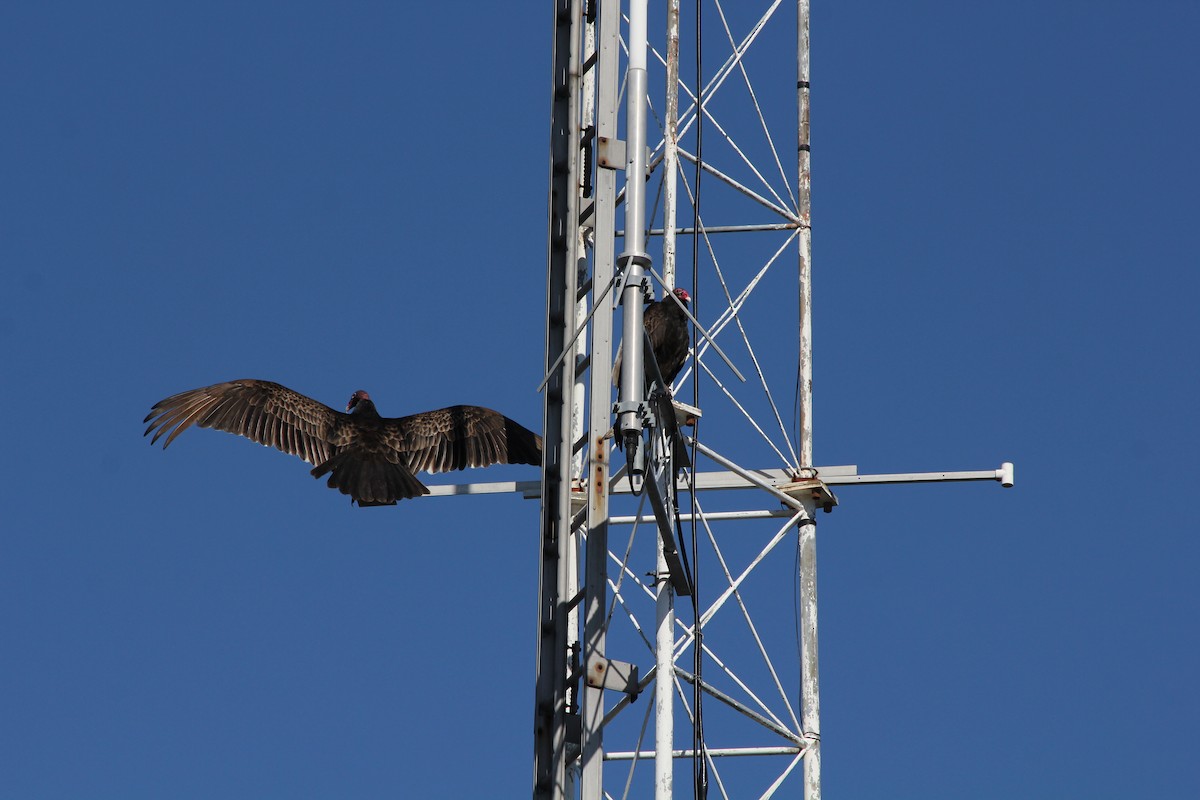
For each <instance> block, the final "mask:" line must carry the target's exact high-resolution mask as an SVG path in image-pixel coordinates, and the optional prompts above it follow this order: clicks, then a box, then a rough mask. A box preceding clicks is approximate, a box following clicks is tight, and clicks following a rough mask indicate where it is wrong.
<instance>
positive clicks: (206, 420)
mask: <svg viewBox="0 0 1200 800" xmlns="http://www.w3.org/2000/svg"><path fill="white" fill-rule="evenodd" d="M347 416H348V415H346V414H342V413H340V412H338V411H334V410H333V409H332V408H330V407H329V406H327V405H325V404H323V403H318V402H317V401H316V400H313V399H312V398H311V397H306V396H305V395H302V394H300V393H299V392H296V391H293V390H291V389H289V388H287V387H286V386H282V385H280V384H278V383H272V382H271V381H260V380H253V379H246V380H238V381H228V382H226V383H217V384H214V385H212V386H205V387H203V388H200V389H192V390H191V391H187V392H180V393H179V394H176V395H172V396H170V397H168V398H167V399H165V400H160V401H159V402H157V403H155V404H154V407H153V408H152V409H151V410H150V413H149V414H148V415H147V416H146V419H145V420H143V422H148V423H149V427H148V428H146V434H145V435H149V434H150V433H151V432H153V434H154V437H153V438H152V439H151V440H150V443H151V444H153V443H154V442H157V441H158V439H159V437H161V436H163V435H164V434H166V437H167V438H166V441H165V442H163V447H164V448H166V447H167V445H169V444H171V442H172V441H174V440H175V437H176V436H178V435H179V434H181V433H183V432H184V431H185V430H187V428H188V427H190V426H191V425H199V426H200V427H201V428H214V429H216V430H219V431H226V432H228V433H236V434H237V435H238V436H245V437H246V438H247V439H250V440H252V441H255V442H258V443H259V444H263V445H266V446H268V447H274V448H276V449H277V450H282V451H283V452H285V453H289V454H291V455H294V456H299V457H300V458H302V459H304V460H305V461H307V462H308V463H310V464H313V465H319V464H322V463H324V462H325V461H327V460H328V459H329V457H330V456H331V455H332V454H333V452H334V451H335V450H336V445H339V444H342V443H341V442H339V441H336V439H337V438H339V437H340V436H342V435H344V428H345V426H344V424H342V422H341V420H342V419H343V418H345V417H347Z"/></svg>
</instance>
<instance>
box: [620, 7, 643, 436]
mask: <svg viewBox="0 0 1200 800" xmlns="http://www.w3.org/2000/svg"><path fill="white" fill-rule="evenodd" d="M628 47H629V69H628V72H627V79H626V85H627V87H628V88H627V93H626V96H625V249H624V252H622V253H621V255H620V257H619V259H618V261H619V263H620V266H621V268H622V270H623V271H624V275H625V283H624V290H623V291H622V293H621V306H622V309H623V311H622V347H623V348H624V355H623V357H622V360H621V380H620V411H619V413H618V415H617V430H618V431H620V435H621V437H622V438H623V439H624V440H625V443H626V445H625V446H626V449H627V455H628V456H629V457H630V458H637V457H638V456H639V455H642V454H640V453H638V451H637V450H635V449H634V448H635V445H633V444H631V442H632V441H633V440H634V439H635V438H637V439H640V438H641V435H642V419H641V417H640V415H639V413H638V410H639V407H640V406H641V404H643V403H644V402H645V397H646V392H645V376H644V374H643V371H642V370H643V366H642V330H643V328H642V319H643V317H642V313H643V309H642V305H643V303H644V301H645V289H646V287H645V280H646V277H645V276H646V273H645V266H646V265H648V264H649V263H650V258H649V256H648V255H647V254H646V236H645V230H646V0H632V2H630V5H629V37H628Z"/></svg>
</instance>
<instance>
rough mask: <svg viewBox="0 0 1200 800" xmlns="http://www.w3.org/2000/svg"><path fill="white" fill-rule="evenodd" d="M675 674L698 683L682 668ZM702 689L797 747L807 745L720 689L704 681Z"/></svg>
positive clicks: (689, 681)
mask: <svg viewBox="0 0 1200 800" xmlns="http://www.w3.org/2000/svg"><path fill="white" fill-rule="evenodd" d="M675 673H676V674H677V675H678V676H679V677H681V678H683V679H684V680H685V681H687V682H688V683H692V684H694V683H695V682H696V676H695V675H693V674H692V673H690V672H688V671H687V670H685V669H681V668H680V667H675ZM700 689H701V691H703V692H704V693H705V694H707V695H709V696H710V697H712V698H714V699H715V700H719V701H720V702H722V703H724V704H725V705H727V706H729V707H730V708H732V709H733V710H734V711H737V712H739V713H741V714H743V715H744V716H746V717H749V718H750V719H752V720H754V721H755V722H757V723H758V724H759V725H762V726H763V727H764V728H766V729H768V730H770V731H774V732H775V733H777V734H779V735H780V736H782V737H783V738H784V739H787V740H788V741H789V742H794V743H795V744H797V745H805V744H806V742H805V741H804V739H803V738H801V737H800V736H797V735H796V734H795V733H793V732H792V731H789V730H788V729H787V728H785V727H783V726H782V725H779V724H777V723H775V722H773V721H771V720H769V719H767V718H766V717H764V716H763V715H762V714H759V713H758V712H757V711H755V710H754V709H752V708H748V707H747V706H746V705H744V704H742V703H740V702H738V701H737V700H735V699H734V698H732V697H730V696H729V695H727V694H725V693H724V692H722V691H721V690H720V689H717V688H715V687H713V686H709V685H708V684H707V683H705V682H704V681H700Z"/></svg>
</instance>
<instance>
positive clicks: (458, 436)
mask: <svg viewBox="0 0 1200 800" xmlns="http://www.w3.org/2000/svg"><path fill="white" fill-rule="evenodd" d="M385 426H386V427H385V441H386V442H387V444H388V445H390V446H391V447H394V448H395V449H396V450H397V451H399V452H400V453H402V454H403V455H404V458H405V459H406V460H407V461H408V465H409V467H410V468H411V469H412V470H413V471H414V472H416V471H424V472H448V471H450V470H456V469H466V468H467V467H486V466H489V465H491V464H539V465H540V464H541V463H542V437H541V436H538V435H537V434H536V433H534V432H533V431H531V430H529V429H528V428H525V427H524V426H522V425H521V424H520V423H517V422H514V421H513V420H511V419H509V418H508V417H506V416H504V415H503V414H501V413H500V412H499V411H493V410H492V409H490V408H483V407H482V406H450V407H449V408H439V409H437V410H436V411H426V412H424V413H421V414H413V415H411V416H408V417H397V418H394V419H388V420H385Z"/></svg>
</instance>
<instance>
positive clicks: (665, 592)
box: [654, 0, 679, 800]
mask: <svg viewBox="0 0 1200 800" xmlns="http://www.w3.org/2000/svg"><path fill="white" fill-rule="evenodd" d="M666 93H667V97H666V125H665V126H664V132H663V161H662V170H663V172H662V179H663V255H662V273H663V281H664V283H665V284H666V286H665V287H664V289H663V291H664V292H669V291H670V290H671V289H673V288H674V287H675V208H676V205H675V202H676V191H677V182H676V170H677V166H678V163H679V153H678V146H679V142H678V135H679V130H678V129H679V0H667V85H666ZM656 435H657V434H656ZM667 450H668V451H669V450H670V447H669V446H668V447H667ZM673 474H674V469H672V475H673ZM663 547H664V545H663V542H662V539H661V538H659V541H658V548H657V550H658V560H657V566H656V567H655V570H656V571H657V573H658V580H657V586H656V587H655V589H656V591H657V592H658V597H657V602H656V606H655V618H656V626H655V627H656V636H655V645H654V646H655V659H654V661H655V673H654V675H655V677H654V796H655V800H670V798H671V797H672V795H673V792H674V782H675V774H674V758H673V752H674V749H675V659H674V649H675V590H674V588H672V586H671V581H670V580H668V579H667V574H668V569H669V568H668V566H667V558H666V553H665V551H664V550H663Z"/></svg>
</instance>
